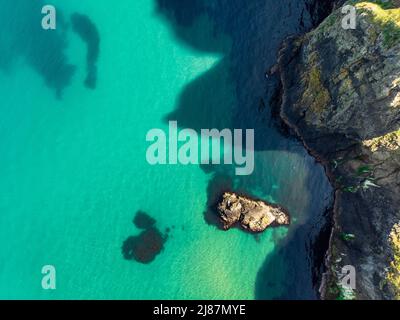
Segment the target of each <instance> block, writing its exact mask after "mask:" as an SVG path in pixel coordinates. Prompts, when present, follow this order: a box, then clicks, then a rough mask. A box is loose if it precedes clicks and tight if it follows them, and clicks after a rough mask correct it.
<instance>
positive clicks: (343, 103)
mask: <svg viewBox="0 0 400 320" xmlns="http://www.w3.org/2000/svg"><path fill="white" fill-rule="evenodd" d="M331 2H332V3H333V1H331ZM341 2H342V1H338V2H337V4H341ZM355 5H356V7H357V22H358V23H357V28H356V29H354V30H344V29H343V28H342V27H341V21H342V18H343V14H342V13H341V12H340V10H334V11H333V13H332V14H331V15H330V16H329V17H328V18H326V19H325V20H324V21H323V22H322V23H321V24H320V25H319V26H318V27H317V28H316V29H315V30H313V31H312V32H310V33H308V34H306V35H303V36H301V37H297V38H289V39H287V40H286V41H285V43H284V44H283V46H282V49H281V51H280V53H279V61H278V67H277V68H276V73H277V75H278V76H279V79H280V88H279V94H277V95H276V96H277V97H278V99H277V101H275V102H276V105H275V108H277V110H275V113H276V114H279V116H280V118H281V119H282V120H283V122H284V123H285V124H286V126H287V127H288V128H290V130H291V131H292V132H293V133H294V134H295V135H296V136H297V137H299V138H300V139H301V141H302V142H303V144H304V146H305V147H306V148H307V149H308V150H309V152H310V153H311V154H312V155H313V156H314V157H315V158H316V159H317V160H318V161H320V162H321V163H322V164H323V165H324V166H325V169H326V172H327V174H328V177H329V178H330V181H331V183H332V185H333V186H334V188H335V203H334V208H333V213H332V216H333V225H332V233H331V237H330V243H329V248H328V252H327V257H326V269H327V272H326V273H325V274H324V276H323V280H322V285H321V297H322V298H324V299H336V298H344V299H346V298H355V299H393V298H394V297H396V290H398V288H396V284H395V281H393V278H395V279H396V275H397V273H396V272H397V270H396V267H398V266H396V265H395V263H394V262H393V261H394V260H393V259H394V257H395V256H396V250H398V249H397V248H395V247H394V246H393V241H392V242H391V241H390V239H392V238H393V237H392V236H391V235H392V234H393V230H394V229H395V230H397V229H396V228H395V226H396V224H397V223H399V220H400V210H398V208H399V207H400V197H399V194H400V193H399V192H400V179H399V178H400V131H399V129H400V63H399V61H400V59H399V58H400V36H399V37H396V36H393V35H396V34H400V27H399V29H396V28H397V27H396V26H397V21H392V20H393V19H396V18H397V14H398V12H397V11H395V9H392V10H393V11H387V10H388V8H382V7H381V6H379V5H376V4H374V3H371V2H368V3H364V4H363V3H359V4H355ZM391 5H392V7H393V8H396V7H399V5H398V4H397V3H391ZM336 7H337V6H336ZM385 9H386V10H385ZM382 17H384V19H383V18H382ZM399 17H400V11H399ZM399 26H400V24H399ZM393 28H394V29H393ZM396 32H397V33H396ZM345 265H352V266H354V267H355V269H356V289H355V290H353V291H352V292H350V293H349V292H344V290H343V288H342V287H341V284H340V281H339V278H340V275H341V270H342V267H343V266H345ZM390 273H392V275H394V276H392V277H390V276H388V275H390Z"/></svg>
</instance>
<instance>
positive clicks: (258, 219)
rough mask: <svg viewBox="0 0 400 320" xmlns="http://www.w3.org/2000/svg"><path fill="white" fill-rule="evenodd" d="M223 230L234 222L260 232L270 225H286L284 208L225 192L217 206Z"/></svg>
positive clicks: (287, 220) (286, 217) (286, 219)
mask: <svg viewBox="0 0 400 320" xmlns="http://www.w3.org/2000/svg"><path fill="white" fill-rule="evenodd" d="M217 210H218V213H219V215H220V219H221V221H222V223H223V227H224V229H225V230H228V229H230V228H231V227H232V226H234V225H235V224H236V223H240V225H241V226H242V227H243V228H244V229H246V230H249V231H252V232H262V231H264V230H265V229H266V228H268V227H270V226H278V225H288V224H289V223H290V217H289V214H288V212H287V211H286V209H284V208H282V207H280V206H278V205H275V204H270V203H267V202H265V201H261V200H254V199H250V198H247V197H244V196H240V195H237V194H236V193H233V192H225V193H224V194H223V195H222V199H221V201H220V202H219V204H218V206H217Z"/></svg>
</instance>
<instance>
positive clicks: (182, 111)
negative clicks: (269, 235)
mask: <svg viewBox="0 0 400 320" xmlns="http://www.w3.org/2000/svg"><path fill="white" fill-rule="evenodd" d="M154 1H155V4H156V10H157V12H156V13H157V14H158V15H159V17H160V18H162V19H163V20H164V21H165V23H166V24H167V25H168V26H169V27H170V28H171V30H172V31H173V34H174V35H175V36H176V38H177V39H178V40H179V41H181V42H182V43H184V44H185V45H189V46H190V47H192V48H194V49H195V50H198V51H200V52H206V53H213V54H217V55H220V56H221V59H220V60H219V61H218V62H217V63H216V64H215V65H214V66H213V67H212V68H211V69H210V70H208V71H206V72H205V73H203V74H202V75H200V76H199V77H198V78H196V79H195V80H193V81H192V82H191V83H189V84H188V85H187V86H186V87H185V88H184V89H183V91H182V92H181V94H180V96H179V97H178V102H177V105H176V106H175V110H174V111H172V112H171V113H169V114H167V115H165V118H164V120H165V121H166V122H167V121H169V120H177V121H178V126H179V127H181V128H192V129H194V130H196V131H197V132H198V133H199V130H200V129H202V128H205V129H211V128H217V129H223V128H230V129H248V128H249V129H254V132H255V145H254V148H255V151H256V153H259V155H258V156H257V155H256V157H263V154H262V153H263V152H264V151H267V152H268V151H281V152H282V157H290V156H291V155H290V154H297V155H299V156H300V157H305V156H306V154H305V152H304V149H301V148H299V142H298V141H296V140H295V139H293V138H288V137H287V136H284V135H283V134H282V133H281V132H280V131H279V130H278V129H277V128H276V123H275V122H274V120H273V118H272V115H271V108H270V101H271V99H274V98H275V97H274V93H276V89H277V85H278V81H277V79H276V78H274V77H270V76H268V71H269V70H270V68H271V67H272V66H273V65H274V64H275V63H276V59H277V52H278V49H279V47H280V44H281V42H282V41H283V39H284V38H285V37H287V36H288V35H293V34H298V33H303V32H305V31H307V30H308V29H310V28H311V27H312V23H313V21H312V20H313V19H312V17H311V16H310V14H309V12H308V10H309V9H310V7H309V5H310V3H312V2H313V1H311V0H304V1H294V0H283V1H279V2H277V1H274V0H253V1H248V2H246V3H245V4H244V3H243V1H239V0H231V1H228V0H214V1H206V0H194V1H191V2H190V5H189V4H184V3H182V1H179V0H154ZM199 26H202V27H201V28H200V27H199ZM256 161H257V160H256ZM312 166H313V165H310V169H311V167H312ZM201 168H202V170H203V171H204V172H205V173H207V174H209V175H210V180H209V185H208V188H207V196H208V201H207V204H206V206H205V211H204V218H205V221H206V222H207V223H208V224H212V225H215V226H217V227H220V224H219V222H218V219H217V217H216V216H215V212H213V209H214V207H215V204H216V202H217V198H218V196H219V193H221V192H223V191H239V192H240V191H248V190H260V192H261V193H263V194H269V193H270V192H272V191H273V190H272V188H273V187H272V186H273V185H274V181H273V179H272V178H271V177H269V176H267V177H265V178H264V179H260V178H259V176H257V175H261V176H262V174H265V172H264V171H263V170H262V169H259V171H257V170H256V172H255V173H254V174H253V175H250V176H236V175H235V172H234V169H233V167H232V166H213V165H209V166H206V165H204V166H201ZM320 171H321V172H322V170H320ZM322 175H323V173H321V177H322ZM321 179H322V178H321ZM325 179H326V178H325ZM325 182H326V184H327V181H325ZM228 189H229V190H228ZM305 192H310V193H313V194H314V195H316V196H317V197H319V198H322V197H323V195H324V193H325V192H326V191H325V190H323V188H321V189H320V190H315V185H314V181H313V179H311V178H310V179H306V185H305ZM245 193H247V194H248V193H251V192H245ZM319 193H320V194H321V195H319ZM250 195H251V196H255V195H254V194H250ZM315 202H318V206H316V205H315V204H310V206H309V208H308V209H306V210H309V211H310V212H311V213H310V217H309V219H308V222H309V224H307V221H305V222H304V224H303V225H301V226H299V227H297V228H295V229H294V230H291V229H290V230H289V233H290V235H289V236H288V239H287V241H286V242H285V244H284V249H285V250H287V252H288V253H289V252H290V253H292V255H291V254H287V253H286V252H285V250H283V244H281V245H280V247H277V248H276V249H275V251H274V252H273V253H272V254H271V255H270V256H268V257H267V258H266V261H265V263H264V265H263V267H262V268H261V269H260V271H259V273H258V276H257V282H256V289H255V296H256V298H258V299H267V298H274V297H273V295H271V294H270V291H269V290H268V289H266V288H265V287H264V284H265V283H268V282H270V284H272V282H271V281H270V280H269V279H270V276H271V273H270V271H269V269H270V268H277V269H279V264H281V263H280V262H282V263H283V262H284V264H285V265H287V266H291V265H293V266H297V269H298V275H299V277H301V278H302V280H301V281H298V284H295V286H297V288H295V289H291V288H290V286H289V285H288V284H287V285H286V280H282V279H281V280H282V281H284V282H285V284H281V288H282V292H281V294H280V295H278V296H277V298H279V297H281V298H283V297H289V296H290V297H294V296H296V295H295V294H294V293H295V292H300V291H302V290H303V291H304V292H305V291H307V292H306V293H304V292H303V293H304V294H303V295H304V296H309V297H311V296H312V297H314V296H315V288H312V281H313V280H310V279H312V278H313V277H314V276H313V274H312V271H311V269H312V268H310V267H309V264H310V261H309V260H311V259H314V256H313V254H312V253H311V252H310V251H311V249H310V247H309V245H308V244H307V243H309V241H308V240H305V239H310V237H311V236H308V235H307V233H310V234H312V235H313V236H312V237H313V238H315V237H317V236H318V234H319V231H320V230H321V227H322V226H323V225H324V223H325V222H324V221H322V220H319V219H320V216H321V214H322V213H323V211H324V210H325V209H326V207H327V206H329V205H330V201H329V200H321V201H320V199H318V201H315ZM282 205H284V206H286V204H285V203H282ZM295 205H296V204H295V203H292V204H291V206H289V207H292V208H293V207H294V208H295ZM317 207H318V208H317ZM321 207H322V209H321ZM318 223H320V225H318ZM314 231H315V232H314ZM310 241H313V240H310ZM317 260H318V259H317ZM317 260H315V261H316V262H317V263H320V259H319V260H318V261H317ZM296 272H297V271H296ZM302 281H305V282H307V285H303V284H302ZM302 288H303V289H302Z"/></svg>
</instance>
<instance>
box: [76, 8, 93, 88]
mask: <svg viewBox="0 0 400 320" xmlns="http://www.w3.org/2000/svg"><path fill="white" fill-rule="evenodd" d="M71 22H72V30H73V31H74V32H76V33H77V34H78V35H79V36H80V37H81V39H82V40H83V41H84V42H85V43H86V46H87V54H86V72H87V74H86V79H85V86H86V87H87V88H89V89H95V88H96V82H97V65H96V63H97V59H98V58H99V52H100V35H99V31H98V30H97V28H96V25H95V24H94V23H93V22H92V21H91V20H90V18H89V17H88V16H87V15H84V14H79V13H74V14H72V16H71Z"/></svg>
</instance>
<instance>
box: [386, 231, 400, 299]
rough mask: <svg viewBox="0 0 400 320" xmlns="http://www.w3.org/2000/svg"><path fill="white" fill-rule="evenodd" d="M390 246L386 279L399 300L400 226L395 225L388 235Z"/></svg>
mask: <svg viewBox="0 0 400 320" xmlns="http://www.w3.org/2000/svg"><path fill="white" fill-rule="evenodd" d="M390 245H391V247H392V250H393V260H392V262H391V263H390V270H389V272H388V274H387V277H386V278H387V280H388V282H389V283H390V284H391V286H392V288H393V289H394V291H395V296H396V299H398V300H400V224H395V225H394V227H393V230H392V232H391V233H390Z"/></svg>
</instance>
